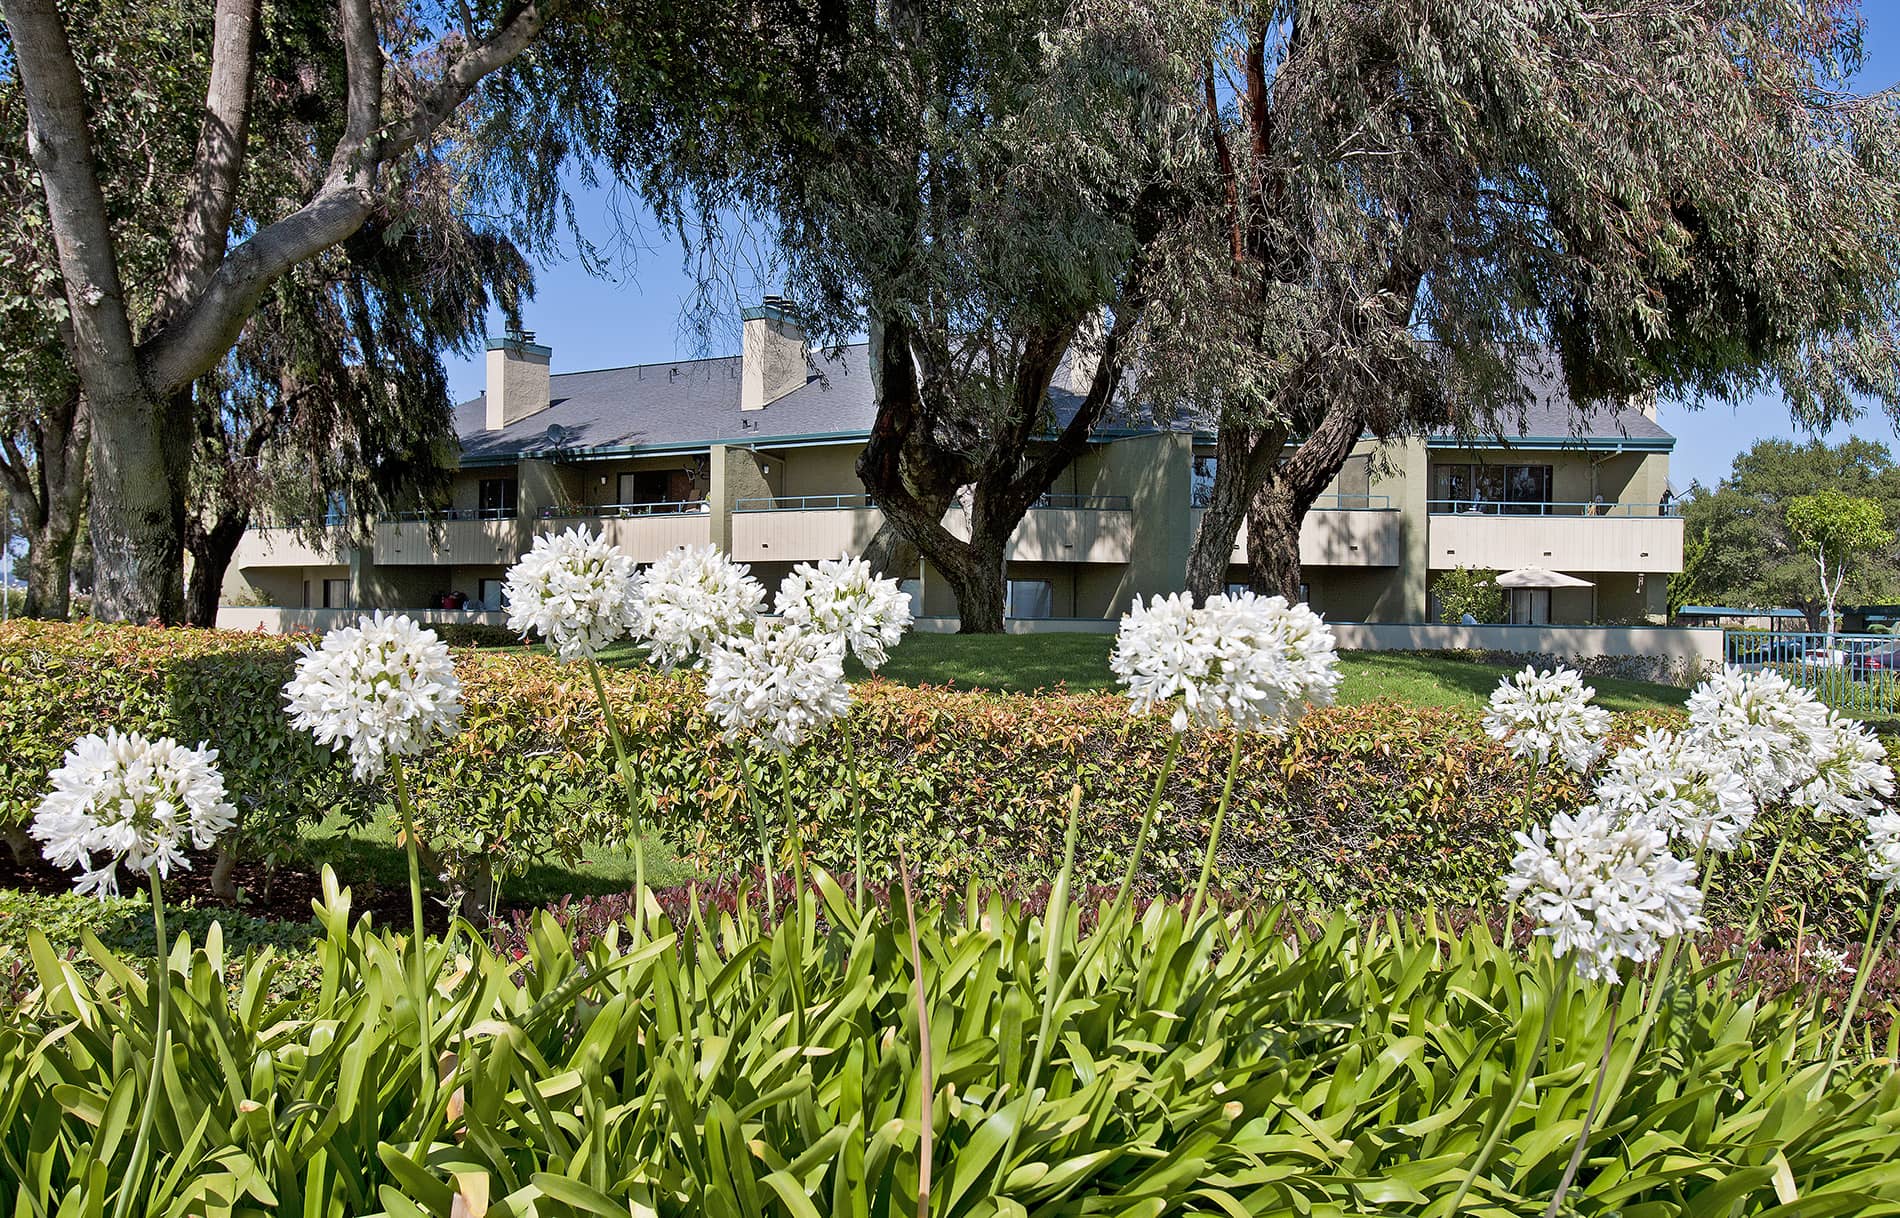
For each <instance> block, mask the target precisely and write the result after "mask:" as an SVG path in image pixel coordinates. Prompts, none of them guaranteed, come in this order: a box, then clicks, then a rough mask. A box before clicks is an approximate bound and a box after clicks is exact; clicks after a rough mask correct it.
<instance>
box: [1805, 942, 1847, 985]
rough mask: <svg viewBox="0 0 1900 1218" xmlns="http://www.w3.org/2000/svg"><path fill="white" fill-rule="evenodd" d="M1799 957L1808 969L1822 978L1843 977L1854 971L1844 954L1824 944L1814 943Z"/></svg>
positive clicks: (1836, 948)
mask: <svg viewBox="0 0 1900 1218" xmlns="http://www.w3.org/2000/svg"><path fill="white" fill-rule="evenodd" d="M1801 955H1802V958H1803V959H1805V960H1806V961H1807V962H1808V967H1809V968H1810V969H1812V970H1813V971H1814V972H1815V973H1817V974H1819V975H1821V976H1823V977H1838V976H1845V975H1847V974H1849V973H1852V972H1853V971H1854V966H1853V965H1851V964H1849V963H1848V962H1847V953H1846V952H1844V951H1842V950H1841V949H1840V948H1838V947H1829V946H1828V945H1827V944H1825V943H1816V944H1815V945H1814V946H1813V947H1810V948H1808V949H1807V950H1806V951H1804V952H1802V953H1801Z"/></svg>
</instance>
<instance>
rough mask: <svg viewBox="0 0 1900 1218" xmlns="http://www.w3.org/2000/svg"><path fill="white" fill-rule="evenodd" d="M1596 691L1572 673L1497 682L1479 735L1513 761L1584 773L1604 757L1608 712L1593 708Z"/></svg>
mask: <svg viewBox="0 0 1900 1218" xmlns="http://www.w3.org/2000/svg"><path fill="white" fill-rule="evenodd" d="M1594 697H1596V690H1594V689H1592V688H1590V687H1589V686H1588V685H1585V684H1584V683H1583V678H1582V676H1580V675H1579V674H1578V673H1576V672H1575V671H1574V670H1572V669H1568V668H1556V669H1551V670H1549V671H1543V672H1540V671H1539V670H1537V669H1536V668H1534V667H1532V666H1530V665H1528V664H1527V665H1525V666H1524V671H1523V672H1520V673H1516V674H1514V675H1512V676H1510V677H1506V678H1505V679H1504V680H1502V681H1499V682H1498V687H1497V689H1496V690H1494V691H1493V692H1492V694H1491V704H1490V707H1489V709H1487V710H1486V711H1485V715H1484V731H1485V734H1486V735H1487V736H1490V737H1491V738H1492V739H1493V740H1497V741H1501V742H1503V743H1504V744H1505V745H1506V746H1507V747H1508V748H1509V749H1510V750H1511V755H1512V756H1513V757H1520V758H1525V759H1528V760H1532V761H1535V762H1536V763H1537V764H1538V765H1540V766H1543V765H1548V764H1550V762H1551V761H1553V760H1557V761H1561V762H1562V763H1563V764H1564V765H1566V766H1569V767H1570V768H1571V769H1572V770H1575V771H1576V772H1577V773H1579V774H1587V773H1589V772H1590V769H1591V767H1592V766H1594V765H1596V763H1597V759H1598V758H1600V757H1601V756H1602V755H1603V737H1604V735H1605V734H1606V733H1608V732H1609V730H1610V712H1609V711H1607V710H1605V709H1603V708H1602V707H1600V706H1597V705H1595V704H1594V703H1592V701H1591V699H1592V698H1594Z"/></svg>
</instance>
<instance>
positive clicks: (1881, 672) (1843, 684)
mask: <svg viewBox="0 0 1900 1218" xmlns="http://www.w3.org/2000/svg"><path fill="white" fill-rule="evenodd" d="M1722 656H1723V659H1724V660H1725V661H1726V662H1728V663H1730V664H1737V665H1740V666H1741V667H1743V668H1772V669H1774V670H1775V671H1776V672H1778V673H1780V674H1781V675H1783V676H1785V677H1787V678H1788V679H1789V680H1790V681H1792V682H1794V683H1795V684H1796V685H1799V686H1801V687H1802V688H1804V689H1809V690H1812V691H1813V692H1814V695H1815V697H1817V698H1819V699H1821V700H1822V701H1823V702H1825V703H1827V704H1828V705H1829V706H1832V707H1835V708H1837V709H1839V710H1843V711H1851V712H1854V713H1856V714H1876V715H1891V714H1895V713H1897V712H1900V636H1896V635H1891V634H1839V633H1836V634H1827V633H1825V632H1820V631H1806V630H1729V631H1725V632H1724V633H1723V636H1722Z"/></svg>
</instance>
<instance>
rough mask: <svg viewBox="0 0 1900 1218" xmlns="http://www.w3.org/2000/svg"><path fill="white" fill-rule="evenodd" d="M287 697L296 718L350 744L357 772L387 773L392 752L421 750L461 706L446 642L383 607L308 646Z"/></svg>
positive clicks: (321, 736) (326, 738)
mask: <svg viewBox="0 0 1900 1218" xmlns="http://www.w3.org/2000/svg"><path fill="white" fill-rule="evenodd" d="M284 699H285V702H286V703H287V704H288V709H289V711H290V714H291V722H292V724H293V725H295V726H296V727H299V728H302V729H304V730H306V731H308V732H310V733H312V734H313V735H315V736H316V738H317V742H318V743H319V744H327V745H329V746H330V747H331V748H334V749H337V750H339V751H341V750H345V749H347V750H348V751H349V755H350V761H351V762H352V763H353V764H354V768H355V772H356V776H357V777H358V778H373V777H375V776H377V775H379V774H381V773H382V772H383V769H384V767H385V766H386V765H387V764H388V761H389V758H391V757H405V756H409V755H412V754H415V753H418V752H420V751H421V750H422V748H423V746H424V745H425V744H426V743H427V742H428V739H429V736H430V735H431V734H432V733H434V732H436V731H447V730H449V729H451V728H453V727H454V725H455V723H456V721H457V719H459V718H460V717H461V713H462V685H461V682H460V681H458V680H457V679H456V676H455V665H454V662H453V661H451V660H450V658H449V649H448V647H447V646H445V645H444V644H443V643H442V641H441V640H440V639H438V638H436V637H435V631H433V630H424V629H422V628H421V627H420V626H417V625H416V623H415V622H414V620H412V619H411V618H409V617H407V616H396V617H386V616H384V615H383V614H382V613H380V612H379V613H377V614H376V615H375V616H374V617H365V618H363V619H362V620H360V621H359V622H358V623H357V624H356V625H354V626H349V627H345V628H344V629H342V630H332V631H331V632H330V633H329V634H326V635H324V636H323V644H322V645H321V646H319V647H308V646H306V647H305V648H304V649H303V655H302V656H301V657H300V658H299V659H298V660H297V672H296V675H295V676H293V677H292V678H291V679H290V682H289V684H287V685H285V686H284Z"/></svg>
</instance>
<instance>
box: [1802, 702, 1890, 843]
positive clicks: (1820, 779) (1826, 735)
mask: <svg viewBox="0 0 1900 1218" xmlns="http://www.w3.org/2000/svg"><path fill="white" fill-rule="evenodd" d="M1808 750H1809V751H1808V756H1809V760H1810V762H1811V763H1812V765H1813V767H1814V768H1813V773H1812V775H1810V776H1809V778H1808V779H1807V781H1806V782H1803V783H1802V784H1801V785H1800V786H1797V787H1796V788H1794V790H1792V791H1790V792H1789V793H1788V801H1789V802H1790V803H1792V804H1794V805H1795V806H1796V807H1800V808H1808V809H1811V810H1812V811H1813V812H1815V813H1816V814H1817V815H1819V816H1821V817H1823V818H1828V817H1834V816H1869V815H1872V814H1873V813H1875V812H1877V811H1879V810H1880V809H1881V808H1882V807H1884V806H1885V805H1886V803H1887V801H1889V800H1891V799H1892V798H1893V793H1894V782H1893V770H1892V768H1891V767H1889V766H1888V765H1887V749H1886V746H1885V745H1883V744H1881V743H1880V740H1879V739H1878V738H1877V737H1876V736H1875V735H1874V734H1873V733H1872V732H1870V731H1868V730H1867V725H1866V724H1864V723H1861V722H1859V721H1858V720H1855V719H1849V718H1847V717H1846V716H1844V715H1841V714H1839V713H1838V712H1836V711H1833V710H1828V711H1827V712H1826V715H1825V717H1824V718H1823V719H1822V720H1821V721H1820V722H1819V723H1818V724H1817V725H1816V727H1815V729H1814V730H1813V731H1811V732H1810V733H1809V735H1808Z"/></svg>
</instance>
